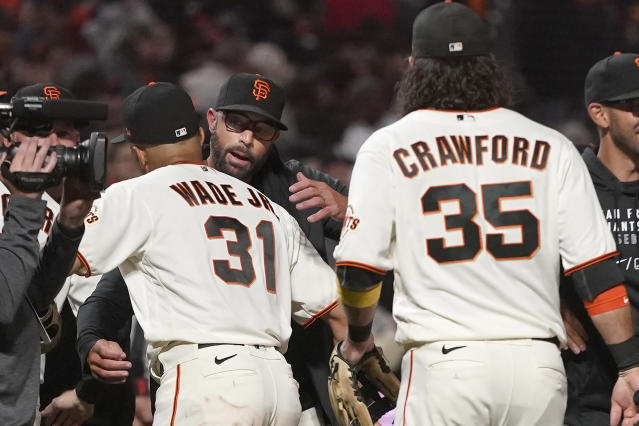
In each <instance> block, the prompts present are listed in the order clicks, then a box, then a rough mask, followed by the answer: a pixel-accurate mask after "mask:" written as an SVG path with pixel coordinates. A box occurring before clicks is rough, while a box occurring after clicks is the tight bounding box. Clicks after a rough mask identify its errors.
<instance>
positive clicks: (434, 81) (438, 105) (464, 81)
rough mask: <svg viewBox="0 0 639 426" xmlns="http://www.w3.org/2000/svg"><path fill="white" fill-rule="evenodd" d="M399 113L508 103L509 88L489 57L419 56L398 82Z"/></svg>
mask: <svg viewBox="0 0 639 426" xmlns="http://www.w3.org/2000/svg"><path fill="white" fill-rule="evenodd" d="M397 104H398V106H399V109H400V111H401V112H402V115H406V114H408V113H409V112H412V111H415V110H417V109H420V108H432V109H442V110H459V111H477V110H483V109H488V108H493V107H498V106H508V105H509V104H510V87H509V85H508V83H507V81H506V79H505V78H504V75H503V73H502V71H501V69H500V68H499V66H498V65H497V63H496V62H495V60H494V59H493V58H492V57H491V56H473V57H453V58H420V59H416V60H415V63H414V64H413V66H412V67H408V69H407V70H406V72H405V73H404V75H403V77H402V79H401V80H400V81H399V83H398V84H397Z"/></svg>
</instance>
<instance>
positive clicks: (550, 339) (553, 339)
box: [532, 336, 560, 347]
mask: <svg viewBox="0 0 639 426" xmlns="http://www.w3.org/2000/svg"><path fill="white" fill-rule="evenodd" d="M532 340H540V341H542V342H548V343H552V344H553V345H555V346H557V347H560V343H559V338H558V337H557V336H552V337H533V338H532Z"/></svg>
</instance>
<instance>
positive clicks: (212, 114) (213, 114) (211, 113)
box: [206, 108, 219, 133]
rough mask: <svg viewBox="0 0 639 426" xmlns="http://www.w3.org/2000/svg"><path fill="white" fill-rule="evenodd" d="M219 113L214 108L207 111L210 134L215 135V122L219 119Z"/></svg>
mask: <svg viewBox="0 0 639 426" xmlns="http://www.w3.org/2000/svg"><path fill="white" fill-rule="evenodd" d="M218 117H219V113H218V112H217V111H216V110H214V109H213V108H209V110H208V111H206V121H207V122H208V123H209V132H211V133H213V130H214V129H215V121H216V120H217V119H218Z"/></svg>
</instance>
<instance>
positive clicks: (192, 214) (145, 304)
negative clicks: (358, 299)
mask: <svg viewBox="0 0 639 426" xmlns="http://www.w3.org/2000/svg"><path fill="white" fill-rule="evenodd" d="M85 225H86V227H85V234H84V237H83V239H82V242H81V244H80V249H79V252H80V254H81V257H82V258H83V261H84V262H85V267H86V268H87V270H88V271H89V273H90V274H95V273H103V272H106V271H108V270H110V269H112V268H114V267H116V266H119V267H120V270H121V271H122V275H123V277H124V279H125V281H126V284H127V287H128V290H129V294H130V296H131V301H132V305H133V310H134V312H135V316H136V318H137V319H138V321H139V323H140V325H141V326H142V329H143V330H144V334H145V337H146V339H147V341H148V342H149V343H150V344H152V345H153V346H155V347H158V346H162V345H164V344H165V343H166V342H170V341H186V342H194V343H237V344H250V345H265V346H276V347H280V348H281V350H282V351H284V350H285V349H286V344H287V341H288V338H289V336H290V333H291V328H290V321H291V313H293V317H294V319H296V320H297V321H298V322H300V323H304V322H306V321H312V320H313V319H314V316H315V315H321V314H322V313H323V312H327V311H328V310H330V309H331V308H332V307H334V306H335V304H336V298H337V295H336V288H335V287H336V286H335V274H334V272H333V270H332V269H331V268H330V267H329V266H328V265H327V264H326V263H324V261H323V260H322V259H321V258H320V257H319V255H318V254H317V252H316V251H315V249H314V248H313V247H312V245H311V244H310V243H309V242H308V240H307V239H306V237H305V236H304V235H303V234H302V231H301V230H300V228H299V226H298V225H297V223H296V222H295V220H294V219H293V218H292V217H291V216H290V215H289V214H288V213H287V212H286V211H285V210H284V209H283V208H282V207H280V206H278V205H276V204H275V203H273V202H272V201H270V200H269V199H268V198H267V197H265V196H264V195H262V194H261V193H260V192H259V191H257V190H256V189H254V188H252V187H251V186H249V185H247V184H245V183H243V182H242V181H240V180H238V179H235V178H233V177H230V176H228V175H225V174H223V173H220V172H217V171H215V170H214V169H211V168H209V167H206V166H203V165H198V164H177V165H170V166H166V167H161V168H159V169H156V170H154V171H152V172H150V173H147V174H145V175H143V176H140V177H137V178H134V179H129V180H126V181H122V182H119V183H116V184H114V185H112V186H110V187H109V188H108V189H107V190H106V191H105V193H104V195H103V196H102V198H101V199H99V200H96V203H95V204H94V207H93V210H92V212H91V213H90V214H89V215H88V216H87V220H86V221H85Z"/></svg>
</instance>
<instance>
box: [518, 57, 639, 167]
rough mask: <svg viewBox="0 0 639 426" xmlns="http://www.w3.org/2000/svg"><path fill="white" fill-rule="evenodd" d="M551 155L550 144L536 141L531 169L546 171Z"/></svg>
mask: <svg viewBox="0 0 639 426" xmlns="http://www.w3.org/2000/svg"><path fill="white" fill-rule="evenodd" d="M637 59H639V58H637ZM549 155H550V144H549V143H548V142H546V141H535V148H534V149H533V154H532V159H531V160H530V167H533V168H535V169H539V170H543V169H545V168H546V164H547V163H548V156H549Z"/></svg>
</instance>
